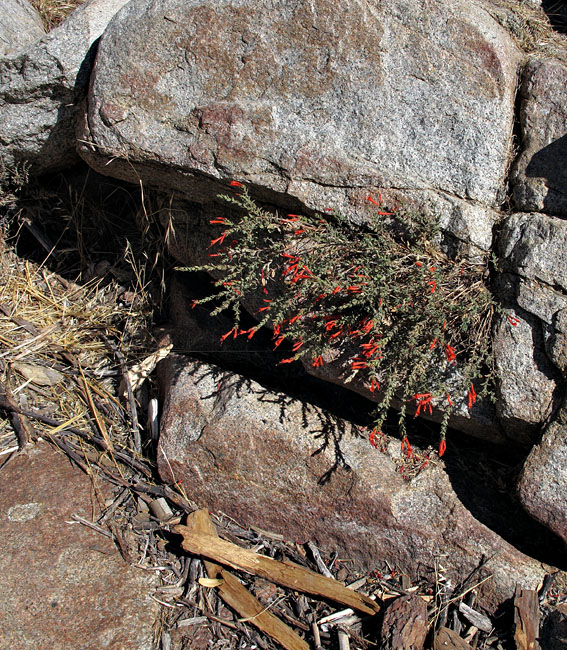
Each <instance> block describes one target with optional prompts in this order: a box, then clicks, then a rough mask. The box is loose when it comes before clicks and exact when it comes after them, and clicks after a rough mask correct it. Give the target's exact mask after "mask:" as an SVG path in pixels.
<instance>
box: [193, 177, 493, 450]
mask: <svg viewBox="0 0 567 650" xmlns="http://www.w3.org/2000/svg"><path fill="white" fill-rule="evenodd" d="M232 185H233V186H234V187H236V188H240V187H242V186H241V184H240V183H238V182H236V181H234V182H233V183H232ZM222 198H223V199H225V200H226V201H227V202H228V203H229V204H231V206H233V208H236V210H231V211H230V212H231V213H238V214H239V215H240V216H237V217H233V216H230V217H228V216H227V217H219V218H215V219H212V220H211V224H212V225H214V226H218V227H219V234H218V236H215V237H214V238H213V240H212V241H211V243H210V246H209V250H210V252H209V262H208V263H207V264H203V265H200V266H195V267H189V268H186V269H185V270H192V271H208V272H209V273H211V274H212V275H213V276H214V277H216V278H218V279H217V280H216V281H215V287H216V291H215V293H214V294H213V295H211V296H208V297H206V298H203V299H201V300H198V301H195V303H194V304H203V303H209V302H210V301H215V304H216V305H217V306H216V307H215V308H214V309H213V310H212V312H211V313H212V315H216V314H218V313H220V312H221V311H224V310H227V309H232V311H233V313H234V327H233V328H232V329H231V330H230V331H229V332H226V333H225V334H224V335H223V336H222V337H221V341H224V340H226V339H227V338H229V337H234V338H236V337H237V336H247V337H248V338H251V337H252V336H254V334H255V333H256V332H257V331H258V329H260V328H261V327H263V326H264V325H268V326H269V327H271V328H272V330H273V341H274V348H278V347H279V346H280V344H281V343H282V342H283V341H284V340H288V341H290V343H291V344H292V351H293V355H292V356H288V357H287V358H282V359H281V361H280V363H282V364H285V363H291V362H293V361H296V360H298V359H302V360H303V361H304V362H307V363H309V364H312V365H313V366H315V367H319V366H322V365H323V364H324V363H326V362H327V361H328V360H329V359H331V360H333V361H335V362H339V363H342V364H343V367H344V368H346V370H345V374H344V378H343V380H344V383H349V382H351V381H354V380H356V381H358V382H361V383H362V384H363V386H364V387H365V388H366V390H367V391H368V395H369V397H372V398H373V399H374V400H376V401H379V404H378V406H377V410H376V420H375V428H374V429H373V431H372V432H371V434H370V441H371V442H372V443H373V444H375V442H376V439H377V438H376V436H377V435H378V434H379V433H381V427H382V424H383V422H384V419H385V417H386V413H387V410H388V408H389V407H390V406H391V405H392V403H393V402H396V403H397V408H398V410H399V427H400V434H401V436H402V448H403V449H404V450H405V453H406V454H407V455H411V453H412V452H411V446H410V444H409V442H408V440H407V435H406V426H405V425H406V419H407V417H408V416H414V417H417V416H418V415H421V414H427V415H431V414H433V409H435V408H439V407H440V406H442V407H443V416H442V425H441V444H440V449H439V454H440V455H442V454H443V452H444V451H445V433H446V429H447V425H448V422H449V418H450V415H451V413H452V412H453V410H454V409H455V408H457V406H459V405H460V404H461V403H463V402H464V404H465V405H466V406H467V407H468V408H469V409H470V408H472V406H473V404H474V402H475V400H476V398H477V392H478V395H485V394H486V393H487V392H488V390H489V385H490V380H491V377H492V376H493V364H492V357H491V350H490V345H489V341H490V332H491V326H492V318H493V315H494V312H495V303H494V301H493V298H492V296H491V294H490V292H489V291H488V289H487V288H486V286H485V285H484V282H483V273H484V271H485V268H484V267H483V266H478V265H472V264H470V263H469V262H467V261H466V260H454V259H450V258H449V257H448V256H447V255H445V254H444V253H442V252H441V250H440V248H439V246H438V245H437V244H436V241H437V240H438V239H439V234H440V231H439V226H438V220H437V219H436V218H433V217H430V216H428V215H423V214H414V213H411V212H408V211H406V210H403V209H397V210H395V211H394V210H387V209H383V208H382V206H381V199H380V200H379V201H375V200H374V199H373V198H372V197H370V196H369V197H368V201H369V206H371V208H370V209H369V214H368V215H366V218H365V219H364V220H363V223H361V224H355V223H353V222H352V221H349V220H347V219H346V218H344V217H343V216H341V215H340V214H328V215H325V216H324V217H323V216H315V217H310V216H304V215H294V214H287V215H285V216H281V215H278V214H275V213H272V212H268V211H266V210H263V209H262V208H260V207H259V206H258V205H257V204H256V203H255V202H254V201H253V200H252V198H251V197H250V195H249V194H248V192H247V190H246V189H245V188H242V191H241V193H239V192H238V191H237V192H236V193H235V195H231V196H223V197H222ZM259 300H260V301H261V303H259V302H258V301H259ZM243 303H244V304H246V305H247V306H248V307H250V305H254V311H257V314H256V318H257V320H258V324H257V325H255V326H254V327H252V328H250V329H247V330H242V329H241V326H240V316H241V309H242V304H243ZM371 394H373V395H371Z"/></svg>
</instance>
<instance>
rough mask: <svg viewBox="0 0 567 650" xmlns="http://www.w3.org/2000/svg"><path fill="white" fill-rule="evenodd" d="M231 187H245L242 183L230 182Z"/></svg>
mask: <svg viewBox="0 0 567 650" xmlns="http://www.w3.org/2000/svg"><path fill="white" fill-rule="evenodd" d="M230 187H243V185H242V183H241V182H240V181H230Z"/></svg>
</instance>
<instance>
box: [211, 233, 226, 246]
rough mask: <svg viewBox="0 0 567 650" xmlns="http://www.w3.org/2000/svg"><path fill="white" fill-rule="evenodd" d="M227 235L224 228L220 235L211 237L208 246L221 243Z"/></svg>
mask: <svg viewBox="0 0 567 650" xmlns="http://www.w3.org/2000/svg"><path fill="white" fill-rule="evenodd" d="M227 235H228V230H225V231H224V232H223V234H222V235H221V236H220V237H217V238H216V239H212V240H211V243H210V244H209V248H210V247H211V246H214V245H215V244H222V243H223V241H224V240H225V238H226V236H227Z"/></svg>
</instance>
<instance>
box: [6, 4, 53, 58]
mask: <svg viewBox="0 0 567 650" xmlns="http://www.w3.org/2000/svg"><path fill="white" fill-rule="evenodd" d="M44 35H45V30H44V28H43V24H42V22H41V17H40V15H39V14H38V13H37V11H36V10H35V9H34V8H33V7H32V6H31V4H30V3H29V2H28V0H3V2H2V12H1V15H0V57H1V56H6V55H7V54H11V53H13V52H15V51H16V50H18V49H20V48H22V47H25V46H26V45H29V44H30V43H33V42H35V41H38V40H39V39H40V38H41V37H42V36H44Z"/></svg>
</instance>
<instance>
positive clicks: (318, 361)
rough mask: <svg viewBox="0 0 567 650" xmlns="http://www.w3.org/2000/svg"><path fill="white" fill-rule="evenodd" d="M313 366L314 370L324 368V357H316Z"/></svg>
mask: <svg viewBox="0 0 567 650" xmlns="http://www.w3.org/2000/svg"><path fill="white" fill-rule="evenodd" d="M311 365H312V366H313V367H314V368H318V367H320V366H322V365H323V357H321V356H319V357H315V359H313V363H312V364H311Z"/></svg>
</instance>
